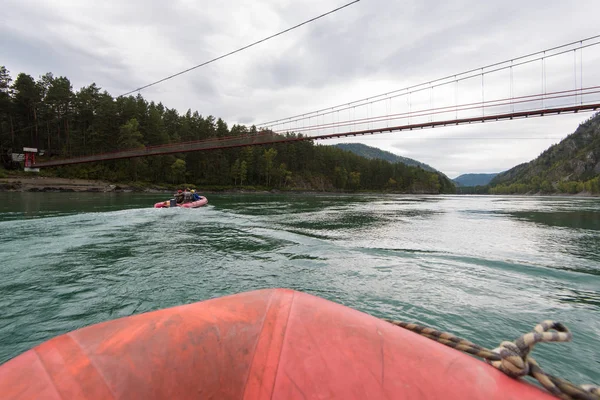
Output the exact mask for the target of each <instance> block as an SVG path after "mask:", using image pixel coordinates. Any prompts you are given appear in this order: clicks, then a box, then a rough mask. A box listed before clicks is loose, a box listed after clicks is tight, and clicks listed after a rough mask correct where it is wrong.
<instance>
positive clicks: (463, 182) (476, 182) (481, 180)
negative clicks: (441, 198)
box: [452, 173, 498, 186]
mask: <svg viewBox="0 0 600 400" xmlns="http://www.w3.org/2000/svg"><path fill="white" fill-rule="evenodd" d="M497 175H498V173H494V174H462V175H460V176H457V177H456V178H454V179H452V180H453V181H454V183H456V184H457V185H458V186H485V185H487V184H488V183H490V181H491V180H492V179H494V178H495V177H496V176H497Z"/></svg>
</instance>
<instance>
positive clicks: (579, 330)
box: [0, 193, 600, 384]
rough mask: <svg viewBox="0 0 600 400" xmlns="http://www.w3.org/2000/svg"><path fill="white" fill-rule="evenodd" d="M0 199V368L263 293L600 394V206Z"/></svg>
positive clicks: (575, 202)
mask: <svg viewBox="0 0 600 400" xmlns="http://www.w3.org/2000/svg"><path fill="white" fill-rule="evenodd" d="M208 198H209V205H208V206H207V207H204V208H201V209H194V210H189V209H153V208H151V207H152V205H153V204H154V203H155V202H157V201H159V200H164V195H160V194H158V195H157V194H154V195H149V194H92V193H46V194H41V193H0V276H1V279H0V309H1V311H2V313H1V314H0V362H5V361H7V360H9V359H10V358H12V357H14V356H16V355H18V354H20V353H21V352H23V351H25V350H27V349H29V348H31V347H33V346H35V345H36V344H39V343H41V342H42V341H44V340H47V339H50V338H52V337H54V336H56V335H59V334H62V333H65V332H68V331H70V330H73V329H77V328H80V327H83V326H86V325H90V324H93V323H97V322H101V321H105V320H108V319H113V318H118V317H124V316H129V315H132V314H136V313H141V312H145V311H150V310H156V309H158V308H164V307H169V306H174V305H179V304H184V303H191V302H195V301H200V300H204V299H209V298H213V297H217V296H223V295H227V294H233V293H238V292H243V291H249V290H254V289H259V288H267V287H288V288H293V289H297V290H301V291H306V292H309V293H312V294H315V295H318V296H321V297H324V298H326V299H329V300H332V301H335V302H339V303H342V304H345V305H347V306H350V307H353V308H356V309H358V310H361V311H364V312H367V313H370V314H373V315H376V316H379V317H384V316H385V317H391V318H395V319H402V320H405V321H413V322H418V323H422V324H426V325H431V326H434V327H436V328H439V329H442V330H447V331H450V332H453V333H455V334H457V335H459V336H463V337H465V338H467V339H470V340H472V341H474V342H476V343H479V344H481V345H484V346H488V347H491V348H493V347H496V345H497V344H498V343H500V342H501V341H503V340H513V339H515V338H516V337H517V336H519V335H520V334H522V333H525V332H527V331H529V330H531V329H532V328H533V327H534V326H535V325H536V324H537V323H538V322H540V321H542V320H544V319H554V320H559V321H561V322H563V323H565V324H566V325H567V326H568V327H569V328H570V329H571V330H572V331H573V335H574V340H573V342H572V343H566V344H562V343H561V344H541V345H538V346H537V347H536V348H535V350H534V353H533V355H534V357H535V358H536V359H537V360H538V362H539V363H540V364H541V366H542V367H543V368H544V369H546V370H547V371H548V372H550V373H553V374H556V375H558V376H562V377H565V378H567V379H569V380H571V381H573V382H574V383H578V384H581V383H596V384H600V199H585V198H576V197H563V198H561V197H491V196H490V197H479V196H400V195H356V196H350V195H345V196H334V195H257V194H253V195H250V194H248V195H225V194H221V195H209V196H208Z"/></svg>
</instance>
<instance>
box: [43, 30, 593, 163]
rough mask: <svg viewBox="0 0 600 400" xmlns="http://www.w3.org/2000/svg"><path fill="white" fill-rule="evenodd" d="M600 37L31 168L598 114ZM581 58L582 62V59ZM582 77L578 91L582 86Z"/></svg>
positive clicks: (48, 161) (55, 160)
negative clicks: (236, 129) (250, 121)
mask: <svg viewBox="0 0 600 400" xmlns="http://www.w3.org/2000/svg"><path fill="white" fill-rule="evenodd" d="M598 45H600V35H598V36H594V37H591V38H586V39H582V40H579V41H576V42H571V43H567V44H563V45H561V46H557V47H553V48H550V49H545V50H541V51H538V52H535V53H530V54H527V55H523V56H519V57H517V58H513V59H510V60H506V61H502V62H498V63H494V64H491V65H487V66H484V67H479V68H476V69H471V70H468V71H464V72H461V73H458V74H453V75H449V76H446V77H443V78H439V79H436V80H432V81H428V82H425V83H421V84H418V85H413V86H409V87H405V88H403V89H398V90H394V91H390V92H387V93H383V94H380V95H376V96H372V97H368V98H363V99H360V100H356V101H352V102H348V103H344V104H340V105H337V106H332V107H328V108H323V109H319V110H315V111H312V112H307V113H303V114H298V115H294V116H290V117H286V118H281V119H276V120H271V121H266V122H263V123H260V124H257V126H258V127H259V129H258V133H255V134H243V135H240V136H228V137H220V138H211V139H205V140H199V141H191V142H181V143H169V144H164V145H158V146H146V147H143V148H136V149H123V150H119V151H115V152H111V153H103V154H94V155H89V156H83V157H72V158H64V159H50V160H45V161H39V162H36V163H34V164H33V165H32V167H34V168H47V167H57V166H64V165H73V164H82V163H91V162H99V161H107V160H117V159H125V158H134V157H148V156H156V155H165V154H177V153H186V152H197V151H209V150H216V149H227V148H235V147H246V146H258V145H269V144H276V143H293V142H298V141H313V140H326V139H336V138H344V137H351V136H362V135H373V134H381V133H392V132H403V131H412V130H420V129H426V128H436V127H443V126H457V125H463V124H473V123H482V122H487V121H510V120H516V119H522V118H531V117H543V116H550V115H560V114H567V113H578V112H589V111H596V110H598V109H599V108H600V76H598V73H597V72H596V70H598V68H596V66H597V65H596V63H597V60H598V59H600V46H598ZM584 55H585V58H584ZM584 73H585V78H586V79H585V85H584Z"/></svg>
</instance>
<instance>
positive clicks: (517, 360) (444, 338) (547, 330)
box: [384, 319, 600, 400]
mask: <svg viewBox="0 0 600 400" xmlns="http://www.w3.org/2000/svg"><path fill="white" fill-rule="evenodd" d="M384 320H385V321H387V322H389V323H391V324H394V325H396V326H399V327H401V328H404V329H408V330H410V331H412V332H415V333H418V334H419V335H421V336H425V337H427V338H429V339H432V340H435V341H436V342H439V343H442V344H445V345H446V346H449V347H452V348H453V349H456V350H460V351H463V352H465V353H469V354H472V355H474V356H477V357H481V358H483V359H485V360H486V361H487V362H488V363H489V364H491V365H493V366H494V367H496V368H498V369H499V370H500V371H502V372H504V373H505V374H506V375H508V376H510V377H512V378H515V379H519V378H521V377H523V376H531V377H533V378H535V379H536V380H537V381H538V382H539V383H540V384H541V385H542V386H543V387H544V388H545V389H546V390H547V391H548V392H550V393H551V394H553V395H554V396H556V397H558V398H560V399H565V400H575V399H576V400H580V399H581V400H600V388H599V387H597V386H594V385H582V386H576V385H574V384H572V383H571V382H569V381H566V380H564V379H562V378H558V377H555V376H552V375H550V374H547V373H545V372H544V371H543V370H542V368H541V367H540V366H539V365H538V363H537V362H536V361H535V360H534V359H533V358H532V357H531V356H530V355H529V353H530V352H531V350H533V347H534V346H535V345H536V344H537V343H543V342H569V341H571V339H572V337H573V336H572V334H571V332H570V331H569V329H567V327H566V326H564V325H563V324H561V323H560V322H554V321H544V322H542V323H540V324H539V325H537V326H536V327H535V328H534V329H533V331H532V332H529V333H526V334H524V335H523V336H521V337H520V338H518V339H517V340H515V341H514V342H502V343H500V346H499V347H497V348H495V349H493V350H489V349H486V348H485V347H481V346H479V345H477V344H475V343H471V342H470V341H468V340H465V339H461V338H459V337H457V336H454V335H453V334H451V333H447V332H440V331H438V330H435V329H433V328H428V327H426V326H421V325H417V324H411V323H407V322H402V321H394V320H391V319H384Z"/></svg>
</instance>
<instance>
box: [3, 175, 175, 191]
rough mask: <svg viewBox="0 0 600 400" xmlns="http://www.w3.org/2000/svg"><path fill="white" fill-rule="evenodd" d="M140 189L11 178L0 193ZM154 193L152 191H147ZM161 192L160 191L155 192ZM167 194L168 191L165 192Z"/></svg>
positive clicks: (84, 181)
mask: <svg viewBox="0 0 600 400" xmlns="http://www.w3.org/2000/svg"><path fill="white" fill-rule="evenodd" d="M136 191H140V190H139V189H138V188H135V187H132V186H128V185H118V184H114V183H110V182H105V181H96V180H89V179H67V178H55V177H45V176H33V177H31V176H9V177H7V178H1V179H0V192H94V193H103V192H136ZM147 191H152V190H147ZM154 191H157V192H158V191H159V190H154ZM165 192H166V190H165Z"/></svg>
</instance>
